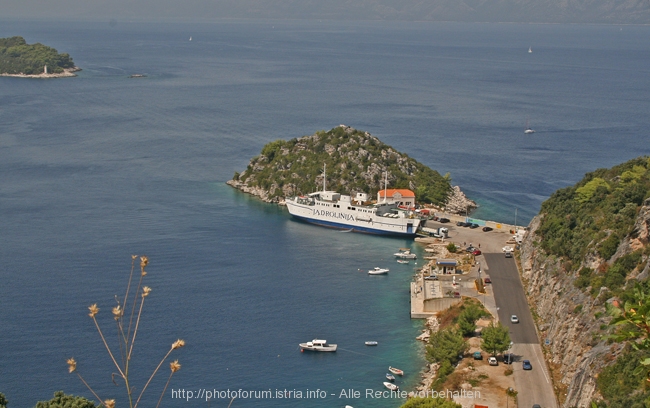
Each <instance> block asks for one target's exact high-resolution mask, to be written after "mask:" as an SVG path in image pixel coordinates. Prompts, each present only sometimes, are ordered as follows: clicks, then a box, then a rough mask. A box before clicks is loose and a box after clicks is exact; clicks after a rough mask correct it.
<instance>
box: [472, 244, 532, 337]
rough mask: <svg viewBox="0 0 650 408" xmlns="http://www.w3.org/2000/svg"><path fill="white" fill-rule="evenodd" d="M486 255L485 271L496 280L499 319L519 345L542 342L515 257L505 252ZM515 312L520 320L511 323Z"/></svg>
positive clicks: (495, 290) (494, 289) (493, 285)
mask: <svg viewBox="0 0 650 408" xmlns="http://www.w3.org/2000/svg"><path fill="white" fill-rule="evenodd" d="M483 255H484V257H485V262H486V263H487V267H488V270H487V271H485V272H487V275H488V276H489V277H490V279H491V280H492V291H493V292H494V299H495V301H496V304H497V308H498V311H499V321H500V322H501V324H503V325H505V326H507V327H508V328H509V329H510V339H511V340H512V341H513V342H514V343H516V344H539V339H538V338H537V332H536V331H535V322H534V321H533V316H532V314H531V313H530V308H529V307H528V302H527V301H526V296H525V295H524V287H523V285H522V284H521V279H519V272H518V271H517V265H516V264H515V260H514V258H506V257H505V255H504V254H503V253H499V254H483ZM483 276H485V273H483ZM512 315H517V317H518V318H519V323H511V322H510V316H512Z"/></svg>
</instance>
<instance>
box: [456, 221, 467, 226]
mask: <svg viewBox="0 0 650 408" xmlns="http://www.w3.org/2000/svg"><path fill="white" fill-rule="evenodd" d="M456 226H457V227H464V226H465V223H464V222H463V221H458V222H456Z"/></svg>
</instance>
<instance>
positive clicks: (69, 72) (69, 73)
mask: <svg viewBox="0 0 650 408" xmlns="http://www.w3.org/2000/svg"><path fill="white" fill-rule="evenodd" d="M77 71H81V68H79V67H72V68H64V69H63V72H61V73H58V74H45V73H41V74H30V75H26V74H6V73H2V74H0V76H4V77H17V78H44V79H46V78H69V77H76V76H77V74H75V72H77Z"/></svg>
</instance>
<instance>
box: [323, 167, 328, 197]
mask: <svg viewBox="0 0 650 408" xmlns="http://www.w3.org/2000/svg"><path fill="white" fill-rule="evenodd" d="M325 169H327V163H323V192H325V191H327V189H326V188H325V180H326V179H325V177H326V176H325Z"/></svg>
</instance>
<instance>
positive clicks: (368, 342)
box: [366, 340, 379, 346]
mask: <svg viewBox="0 0 650 408" xmlns="http://www.w3.org/2000/svg"><path fill="white" fill-rule="evenodd" d="M377 344H379V343H377V342H376V341H373V340H371V341H367V342H366V346H376V345H377Z"/></svg>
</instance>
